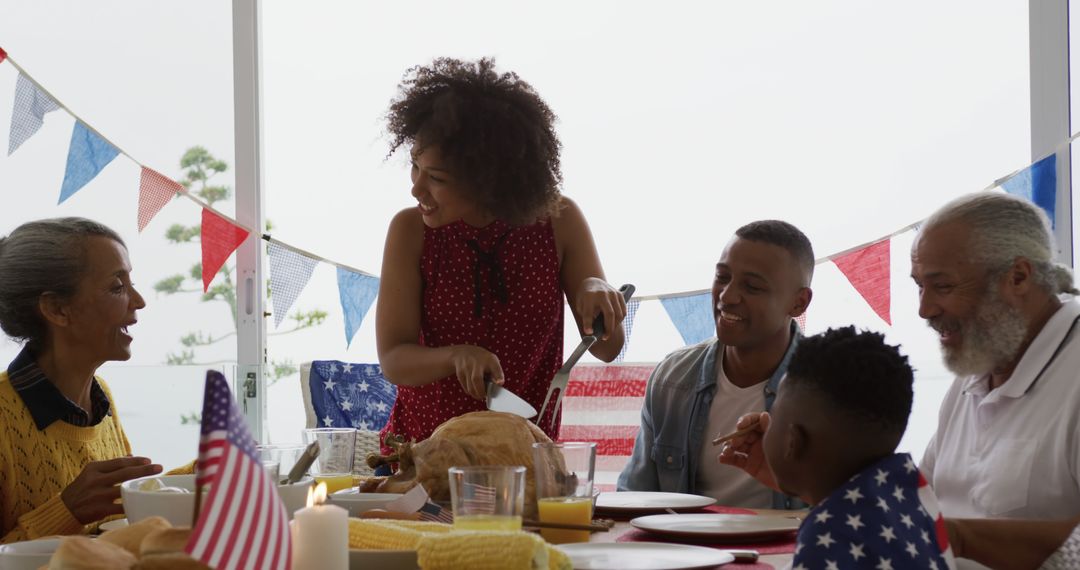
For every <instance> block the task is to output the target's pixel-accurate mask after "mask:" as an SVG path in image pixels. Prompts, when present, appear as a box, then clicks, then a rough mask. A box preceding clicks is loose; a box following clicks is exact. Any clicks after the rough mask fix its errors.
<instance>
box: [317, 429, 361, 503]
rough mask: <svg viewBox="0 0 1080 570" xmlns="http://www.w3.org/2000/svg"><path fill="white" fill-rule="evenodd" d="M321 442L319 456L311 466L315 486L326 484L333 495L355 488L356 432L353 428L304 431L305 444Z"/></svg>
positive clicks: (327, 489) (328, 491)
mask: <svg viewBox="0 0 1080 570" xmlns="http://www.w3.org/2000/svg"><path fill="white" fill-rule="evenodd" d="M313 441H318V442H319V456H318V457H317V458H316V459H315V463H312V464H311V476H312V477H314V478H315V484H316V485H317V484H319V483H326V492H327V493H333V492H335V491H340V490H342V489H348V488H349V487H352V486H353V476H352V466H353V454H354V453H355V451H356V430H354V429H352V428H314V429H305V430H304V443H306V444H310V443H311V442H313Z"/></svg>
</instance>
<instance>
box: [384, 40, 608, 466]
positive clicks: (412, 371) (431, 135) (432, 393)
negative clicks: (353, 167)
mask: <svg viewBox="0 0 1080 570" xmlns="http://www.w3.org/2000/svg"><path fill="white" fill-rule="evenodd" d="M388 118H389V131H390V134H391V135H392V136H393V142H392V143H391V153H393V152H394V151H396V150H398V149H399V148H400V147H402V146H408V147H409V150H410V154H411V158H412V196H413V197H414V198H415V199H416V201H417V205H416V206H415V207H411V208H408V209H405V210H402V211H401V212H399V213H398V214H397V215H396V216H395V217H394V219H393V220H392V221H391V222H390V228H389V231H388V233H387V237H386V246H385V250H384V254H383V267H382V276H381V282H380V286H379V300H378V309H377V315H376V333H377V337H378V349H379V362H380V363H381V364H382V368H383V374H384V375H385V376H386V377H387V378H388V379H389V380H390V381H391V382H393V383H394V384H397V385H398V396H397V401H396V402H395V403H394V408H393V410H392V412H391V416H390V421H389V423H388V424H387V425H386V427H385V428H384V429H383V434H386V433H388V432H389V433H393V434H396V435H400V436H403V437H404V438H405V440H406V441H407V440H410V439H413V440H416V441H420V440H423V439H425V438H427V437H428V436H429V435H431V432H432V431H433V430H434V429H435V428H436V427H438V426H439V424H441V423H443V422H444V421H446V420H448V419H450V418H452V417H455V416H458V415H461V414H464V413H467V412H472V411H477V410H483V409H484V407H485V406H484V396H485V393H486V390H485V384H484V382H485V378H488V379H490V380H491V381H493V382H495V383H496V384H502V385H503V386H504V387H505V388H507V389H508V390H510V391H511V392H513V393H515V394H517V395H519V396H521V397H522V398H524V399H525V400H527V401H528V402H529V403H530V404H532V405H533V406H534V407H535V408H536V409H538V410H539V409H540V408H541V407H542V404H543V400H544V396H545V395H546V393H547V388H548V384H549V382H550V380H551V378H552V376H553V375H554V374H555V372H556V371H557V370H558V369H559V367H560V366H561V365H562V347H563V296H564V295H565V297H566V300H567V302H568V303H569V305H570V309H571V311H572V312H573V314H574V319H575V321H576V323H577V325H578V329H579V331H581V332H582V334H590V333H591V332H592V321H593V319H594V318H595V317H596V316H597V315H600V314H602V315H603V316H604V319H605V323H606V324H607V326H606V334H605V336H604V337H603V339H600V340H598V342H597V343H596V344H594V345H593V347H592V349H591V352H592V353H593V355H595V356H596V357H597V358H600V359H601V360H604V361H609V362H610V361H611V360H613V359H614V358H615V356H617V355H618V353H619V350H620V349H621V348H622V345H623V331H622V327H621V326H620V325H621V323H622V320H623V317H624V316H625V314H626V304H625V302H624V301H623V298H622V296H621V295H620V294H619V292H618V291H617V290H616V289H615V288H613V287H612V286H611V285H609V284H608V283H607V282H606V281H605V278H604V271H603V268H602V267H601V264H600V258H599V256H598V255H597V252H596V246H595V244H594V243H593V239H592V234H591V233H590V231H589V226H588V223H587V222H586V221H585V216H584V215H583V214H582V213H581V210H580V209H579V208H578V206H577V205H576V204H575V203H574V202H572V201H571V200H569V199H567V198H565V197H563V196H562V195H561V194H560V191H559V185H560V183H561V182H562V173H561V171H560V165H559V151H560V146H561V145H560V143H559V139H558V136H557V135H556V134H555V130H554V126H553V122H554V120H555V115H554V114H553V113H552V111H551V109H549V108H548V106H547V104H546V103H544V101H543V100H542V99H541V98H540V97H539V95H537V93H536V91H535V90H534V89H533V88H532V87H531V86H530V85H529V84H528V83H526V82H524V81H522V80H521V79H520V78H519V77H518V76H517V75H516V74H514V73H502V74H500V73H498V72H496V71H495V69H494V62H492V61H491V60H490V59H481V60H479V61H477V62H462V61H458V60H454V59H437V60H435V61H434V62H433V63H432V64H431V65H430V66H426V67H425V66H421V67H415V68H413V69H411V70H410V71H409V72H408V73H407V74H406V76H405V79H404V80H403V82H402V84H401V86H400V95H399V97H398V98H397V99H396V100H395V101H394V102H393V103H392V105H391V107H390V112H389V117H388ZM553 407H554V406H549V407H548V410H549V411H548V412H546V413H545V416H546V417H543V418H537V419H536V423H537V425H539V426H540V427H541V428H542V429H543V430H544V431H545V432H546V433H547V434H548V435H549V436H551V437H552V438H555V437H556V436H557V435H558V430H559V418H558V417H555V416H554V413H553V411H552V408H553ZM384 450H385V448H384Z"/></svg>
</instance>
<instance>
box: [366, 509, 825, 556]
mask: <svg viewBox="0 0 1080 570" xmlns="http://www.w3.org/2000/svg"><path fill="white" fill-rule="evenodd" d="M695 513H699V514H700V513H739V514H756V515H761V516H779V517H801V516H804V515H805V514H806V511H783V510H773V509H741V508H739V509H736V508H727V507H718V506H713V507H707V508H704V509H698V510H692V511H689V512H683V514H695ZM611 515H612V513H603V512H601V513H598V514H597V519H602V518H610V519H612V520H613V521H614V524H612V526H611V528H610V530H608V531H606V532H593V533H591V534H590V535H589V543H591V544H602V543H631V542H643V541H649V542H660V543H668V544H687V545H696V546H703V547H707V548H719V549H727V548H738V549H750V550H755V551H758V552H759V553H760V555H759V557H758V560H757V562H756V563H741V562H732V563H729V564H726V565H723V566H720V567H719V568H725V569H730V570H771V569H775V570H783V569H785V568H788V567H789V566H790V565H791V560H792V557H793V556H794V534H789V535H786V536H784V537H782V538H781V539H780V540H777V539H775V538H773V539H768V540H765V541H762V542H753V541H746V540H741V541H739V542H738V543H737V544H736V543H718V542H711V541H696V540H681V539H678V538H672V537H670V536H661V535H654V534H652V533H647V532H645V531H643V530H640V529H638V528H636V527H634V525H632V524H631V522H630V521H631V520H632V519H633V518H634V515H627V514H622V513H619V514H616V515H615V516H614V517H612V516H611ZM349 567H350V570H367V569H370V568H380V569H383V570H418V566H417V565H416V553H415V552H403V551H382V552H380V551H370V550H365V551H359V550H353V551H352V552H351V557H350V566H349Z"/></svg>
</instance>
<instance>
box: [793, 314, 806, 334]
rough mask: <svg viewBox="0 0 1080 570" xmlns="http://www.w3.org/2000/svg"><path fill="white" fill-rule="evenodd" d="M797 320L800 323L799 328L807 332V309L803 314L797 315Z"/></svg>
mask: <svg viewBox="0 0 1080 570" xmlns="http://www.w3.org/2000/svg"><path fill="white" fill-rule="evenodd" d="M795 322H797V323H799V330H800V331H802V332H803V333H805V332H806V311H803V314H801V315H799V316H797V317H795Z"/></svg>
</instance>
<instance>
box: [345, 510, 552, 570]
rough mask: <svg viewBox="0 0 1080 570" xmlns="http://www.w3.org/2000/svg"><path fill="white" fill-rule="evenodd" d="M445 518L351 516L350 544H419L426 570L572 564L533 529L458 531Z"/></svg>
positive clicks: (527, 569) (538, 569)
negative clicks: (414, 519) (437, 521)
mask: <svg viewBox="0 0 1080 570" xmlns="http://www.w3.org/2000/svg"><path fill="white" fill-rule="evenodd" d="M452 528H453V527H451V526H450V525H447V524H442V523H433V522H423V521H406V520H379V519H354V518H350V519H349V547H350V548H361V549H371V550H415V551H416V553H417V563H418V564H419V566H420V568H422V569H423V570H452V569H456V568H468V569H469V570H488V569H490V570H504V569H507V570H515V569H520V570H545V569H546V570H571V568H572V565H571V564H570V559H569V558H568V557H567V556H566V555H565V554H563V553H562V552H561V551H559V550H558V549H556V548H553V547H551V546H549V545H548V544H547V543H546V542H544V540H543V539H541V538H540V537H539V536H536V535H534V534H529V533H525V532H520V531H455V532H450V531H451V530H452Z"/></svg>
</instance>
